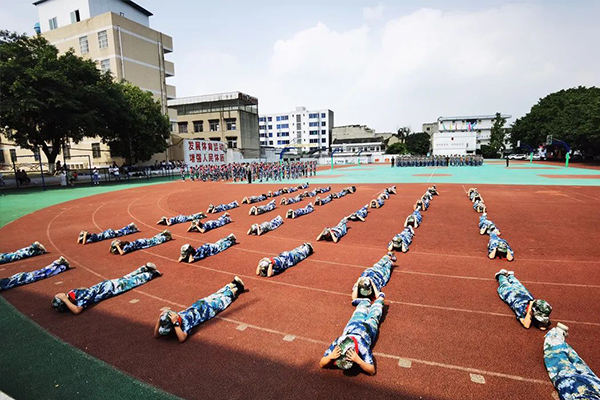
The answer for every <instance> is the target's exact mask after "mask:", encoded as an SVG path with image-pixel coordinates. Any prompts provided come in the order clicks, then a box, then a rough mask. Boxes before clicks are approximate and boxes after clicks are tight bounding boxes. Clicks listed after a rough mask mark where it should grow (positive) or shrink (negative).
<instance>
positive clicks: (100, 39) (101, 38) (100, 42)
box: [98, 31, 108, 49]
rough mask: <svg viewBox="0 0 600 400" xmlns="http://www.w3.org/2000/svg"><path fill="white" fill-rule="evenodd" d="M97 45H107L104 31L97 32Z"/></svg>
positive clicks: (105, 46)
mask: <svg viewBox="0 0 600 400" xmlns="http://www.w3.org/2000/svg"><path fill="white" fill-rule="evenodd" d="M98 47H100V48H101V49H105V48H107V47H108V34H107V33H106V31H100V32H98Z"/></svg>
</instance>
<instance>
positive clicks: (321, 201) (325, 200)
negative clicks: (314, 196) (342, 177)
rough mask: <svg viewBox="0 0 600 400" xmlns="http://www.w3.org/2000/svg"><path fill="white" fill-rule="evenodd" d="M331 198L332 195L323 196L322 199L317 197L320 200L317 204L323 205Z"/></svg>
mask: <svg viewBox="0 0 600 400" xmlns="http://www.w3.org/2000/svg"><path fill="white" fill-rule="evenodd" d="M332 199H333V197H332V196H331V195H328V196H325V197H323V198H322V199H319V200H320V201H319V205H320V206H323V205H325V204H327V203H329V202H330V201H331V200H332Z"/></svg>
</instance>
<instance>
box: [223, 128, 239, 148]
mask: <svg viewBox="0 0 600 400" xmlns="http://www.w3.org/2000/svg"><path fill="white" fill-rule="evenodd" d="M231 130H232V129H231ZM225 139H227V147H229V148H230V149H237V136H226V137H225Z"/></svg>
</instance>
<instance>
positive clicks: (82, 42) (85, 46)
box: [79, 35, 90, 54]
mask: <svg viewBox="0 0 600 400" xmlns="http://www.w3.org/2000/svg"><path fill="white" fill-rule="evenodd" d="M79 51H80V52H81V54H85V53H89V52H90V44H89V43H88V38H87V35H86V36H82V37H80V38H79Z"/></svg>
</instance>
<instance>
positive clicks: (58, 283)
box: [54, 281, 63, 285]
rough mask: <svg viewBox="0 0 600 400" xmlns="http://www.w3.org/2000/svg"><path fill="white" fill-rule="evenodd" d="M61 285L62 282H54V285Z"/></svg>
mask: <svg viewBox="0 0 600 400" xmlns="http://www.w3.org/2000/svg"><path fill="white" fill-rule="evenodd" d="M62 283H63V281H58V282H54V284H55V285H60V284H62Z"/></svg>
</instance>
